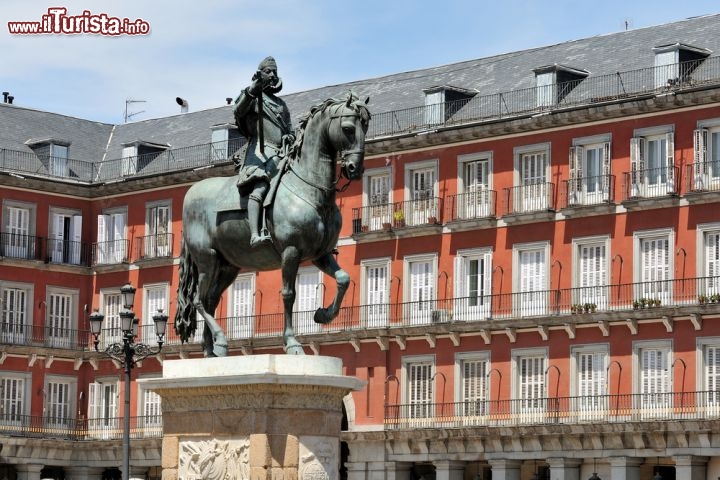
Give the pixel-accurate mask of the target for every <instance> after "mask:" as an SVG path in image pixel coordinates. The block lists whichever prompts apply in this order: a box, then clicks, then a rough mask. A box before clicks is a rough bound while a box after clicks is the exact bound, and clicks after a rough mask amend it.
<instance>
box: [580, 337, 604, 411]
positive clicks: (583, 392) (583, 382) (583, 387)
mask: <svg viewBox="0 0 720 480" xmlns="http://www.w3.org/2000/svg"><path fill="white" fill-rule="evenodd" d="M572 360H573V362H574V363H573V367H574V371H575V375H574V376H573V380H574V383H573V385H574V395H573V396H574V397H576V398H574V399H573V400H574V403H575V405H572V406H571V408H572V409H573V411H575V412H576V414H577V415H578V417H579V418H581V419H588V420H590V419H596V418H599V417H601V416H602V415H603V414H604V412H605V411H606V410H607V398H608V397H607V394H608V391H607V377H606V376H607V361H608V353H607V346H606V345H584V346H579V347H572Z"/></svg>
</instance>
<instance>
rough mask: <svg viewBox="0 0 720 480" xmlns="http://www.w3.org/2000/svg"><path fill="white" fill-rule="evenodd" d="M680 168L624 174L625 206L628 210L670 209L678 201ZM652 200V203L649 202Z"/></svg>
mask: <svg viewBox="0 0 720 480" xmlns="http://www.w3.org/2000/svg"><path fill="white" fill-rule="evenodd" d="M678 173H679V169H678V167H675V166H673V167H659V168H646V169H642V170H635V171H631V172H624V173H623V179H624V182H623V205H624V206H625V208H627V209H628V210H637V209H644V208H648V205H652V206H653V208H660V207H668V206H671V205H674V204H676V203H677V201H678V198H677V196H678V193H679V191H680V189H679V186H680V181H679V175H678ZM648 200H651V201H648Z"/></svg>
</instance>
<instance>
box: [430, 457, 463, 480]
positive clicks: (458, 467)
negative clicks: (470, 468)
mask: <svg viewBox="0 0 720 480" xmlns="http://www.w3.org/2000/svg"><path fill="white" fill-rule="evenodd" d="M433 465H435V480H463V474H464V473H465V465H466V463H465V462H457V461H452V460H438V461H435V462H433Z"/></svg>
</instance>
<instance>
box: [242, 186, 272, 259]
mask: <svg viewBox="0 0 720 480" xmlns="http://www.w3.org/2000/svg"><path fill="white" fill-rule="evenodd" d="M247 209H248V222H249V223H250V247H251V248H255V247H257V246H259V245H262V244H263V243H266V242H269V241H270V235H268V233H267V231H266V230H264V231H262V232H260V231H259V230H260V222H261V218H262V217H261V215H260V214H261V213H262V198H257V197H256V196H255V192H253V193H252V194H250V197H249V198H248V204H247Z"/></svg>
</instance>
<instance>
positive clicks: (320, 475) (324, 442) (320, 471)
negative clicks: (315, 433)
mask: <svg viewBox="0 0 720 480" xmlns="http://www.w3.org/2000/svg"><path fill="white" fill-rule="evenodd" d="M338 466H339V441H338V439H337V438H329V437H310V436H303V437H300V466H299V467H300V468H299V471H298V480H338V476H339V475H338Z"/></svg>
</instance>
